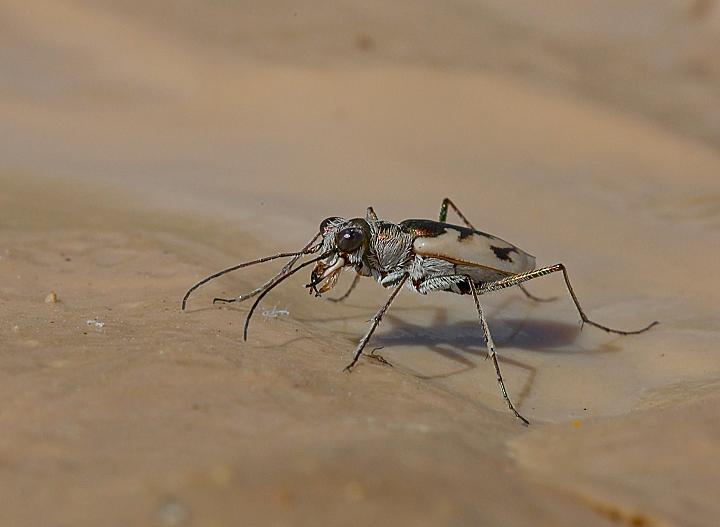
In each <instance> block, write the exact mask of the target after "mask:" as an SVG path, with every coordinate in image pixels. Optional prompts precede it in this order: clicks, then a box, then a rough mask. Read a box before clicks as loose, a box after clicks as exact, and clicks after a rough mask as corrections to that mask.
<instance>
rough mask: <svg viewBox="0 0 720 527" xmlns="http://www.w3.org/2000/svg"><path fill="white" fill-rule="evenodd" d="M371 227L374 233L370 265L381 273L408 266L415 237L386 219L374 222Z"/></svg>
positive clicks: (368, 256) (370, 247) (369, 256)
mask: <svg viewBox="0 0 720 527" xmlns="http://www.w3.org/2000/svg"><path fill="white" fill-rule="evenodd" d="M370 228H371V230H372V234H373V236H372V237H371V239H370V246H369V254H368V255H367V259H368V262H369V263H370V265H371V266H372V267H373V268H374V269H375V270H376V271H379V272H381V273H387V272H391V271H397V270H399V269H401V268H405V267H407V266H408V265H409V263H410V261H411V260H412V256H413V252H412V243H413V237H412V236H411V235H410V234H408V233H406V232H404V231H403V230H402V229H401V228H400V227H399V226H398V225H395V224H394V223H390V222H386V221H375V222H372V223H371V224H370Z"/></svg>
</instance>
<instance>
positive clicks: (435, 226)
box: [181, 198, 658, 425]
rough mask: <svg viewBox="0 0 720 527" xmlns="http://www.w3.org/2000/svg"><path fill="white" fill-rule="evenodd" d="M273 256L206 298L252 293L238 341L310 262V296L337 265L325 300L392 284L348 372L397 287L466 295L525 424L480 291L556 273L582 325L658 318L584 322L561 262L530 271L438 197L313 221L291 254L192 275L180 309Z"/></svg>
mask: <svg viewBox="0 0 720 527" xmlns="http://www.w3.org/2000/svg"><path fill="white" fill-rule="evenodd" d="M449 208H452V209H453V210H454V211H455V213H456V214H457V215H458V216H459V217H460V219H461V220H462V222H463V224H464V226H459V225H453V224H450V223H446V219H447V214H448V209H449ZM310 254H319V256H316V257H314V258H312V259H310V260H307V261H305V262H303V263H301V264H299V265H298V266H297V267H295V264H297V262H298V261H299V260H300V259H301V258H302V257H303V256H305V255H310ZM278 258H290V260H289V261H288V262H287V263H286V264H285V266H284V267H283V268H282V269H281V270H280V272H279V273H277V274H276V275H275V276H273V277H272V278H271V279H270V280H268V281H267V282H265V283H264V284H262V285H261V286H260V287H258V288H256V289H254V290H252V291H250V292H249V293H246V294H244V295H240V296H238V297H236V298H215V299H214V300H213V304H215V303H218V302H222V303H231V302H242V301H244V300H248V299H250V298H253V297H255V296H257V299H256V300H255V302H254V304H253V305H252V307H251V308H250V311H249V313H248V315H247V318H246V319H245V326H244V328H243V338H244V340H247V334H248V326H249V324H250V319H251V318H252V315H253V313H254V311H255V309H256V308H257V306H258V304H259V303H260V301H261V300H262V299H263V297H264V296H265V295H267V294H268V293H269V292H270V291H271V290H272V289H273V288H274V287H275V286H277V285H278V284H280V283H281V282H283V281H284V280H286V279H287V278H289V277H290V276H292V275H293V274H295V273H296V272H298V271H300V270H301V269H303V268H305V267H307V266H309V265H313V264H314V268H313V269H312V272H311V273H310V283H308V284H307V285H306V286H305V287H307V288H308V289H309V291H310V293H311V294H314V295H315V296H317V297H319V296H321V295H322V294H323V293H325V292H327V291H329V290H331V289H332V288H333V287H335V285H336V284H337V281H338V277H339V276H340V273H341V272H342V271H343V270H345V269H351V270H354V271H355V272H356V275H355V279H354V280H353V283H352V285H351V286H350V289H349V290H348V291H347V293H345V294H344V295H343V296H342V297H340V298H338V299H331V300H335V301H339V300H343V299H345V298H347V296H348V295H349V294H350V293H351V292H352V290H353V289H354V288H355V286H356V285H357V283H358V281H359V279H360V277H372V278H374V279H375V280H376V281H377V282H379V283H380V285H382V286H383V287H385V288H391V289H392V291H391V293H390V297H389V298H388V300H387V301H386V302H385V304H384V305H383V306H382V307H381V308H380V309H379V310H378V311H377V312H376V313H375V315H374V316H373V318H372V319H371V320H370V327H369V328H368V330H367V331H366V333H365V335H363V337H362V338H361V339H360V342H359V343H358V345H357V347H356V348H355V351H354V352H353V356H352V361H351V362H350V363H349V364H348V365H347V366H346V367H345V371H351V370H352V368H353V367H354V366H355V364H356V363H357V361H358V359H359V358H360V356H361V355H362V353H363V350H364V349H365V346H366V345H367V343H368V342H369V340H370V338H371V337H372V335H373V333H374V332H375V329H376V328H377V326H378V325H379V324H380V321H381V320H382V317H383V315H384V314H385V312H386V311H387V310H388V309H389V307H390V305H391V304H392V302H393V300H395V297H396V296H397V295H398V293H399V292H400V290H401V289H402V288H403V287H405V288H407V289H410V290H411V291H414V292H417V293H421V294H428V293H430V292H434V291H447V292H450V293H455V294H460V295H471V296H472V298H473V300H474V303H475V309H476V311H477V316H478V320H479V323H480V327H481V329H482V334H483V338H484V340H485V345H486V347H487V353H488V356H489V357H490V358H491V359H492V362H493V366H494V367H495V374H496V377H497V381H498V384H499V385H500V391H501V393H502V396H503V399H504V400H505V402H506V404H507V406H508V408H509V409H510V411H511V412H512V413H513V415H514V416H515V417H516V418H518V419H519V420H520V421H521V422H522V423H523V424H525V425H527V424H529V421H528V420H527V419H525V417H523V416H522V415H520V413H519V412H518V411H517V409H516V408H515V406H514V405H513V403H512V401H511V399H510V397H509V395H508V392H507V389H506V388H505V382H504V380H503V376H502V373H501V371H500V364H499V362H498V359H497V352H496V350H495V345H494V343H493V340H492V335H491V334H490V328H489V327H488V323H487V320H486V317H485V313H484V311H483V308H482V306H481V304H480V300H479V297H480V296H481V295H483V294H486V293H490V292H493V291H497V290H500V289H505V288H508V287H514V286H518V287H519V288H520V289H521V290H522V291H523V293H524V294H525V295H526V296H528V297H529V298H531V299H532V300H536V301H548V300H554V298H550V299H542V298H537V297H535V296H533V295H532V294H531V293H530V292H528V291H527V290H526V289H525V288H524V286H523V283H524V282H527V281H529V280H533V279H535V278H539V277H542V276H546V275H549V274H552V273H556V272H561V273H562V275H563V278H564V280H565V285H566V287H567V290H568V292H569V293H570V297H571V298H572V300H573V303H574V304H575V307H576V308H577V311H578V313H579V315H580V318H581V319H582V322H583V324H590V325H592V326H595V327H597V328H600V329H602V330H604V331H607V332H608V333H616V334H619V335H636V334H639V333H643V332H645V331H647V330H649V329H650V328H651V327H653V326H655V325H656V324H657V323H658V322H657V321H655V322H652V323H650V324H648V325H647V326H645V327H643V328H641V329H637V330H632V331H623V330H619V329H613V328H611V327H608V326H605V325H602V324H599V323H597V322H594V321H592V320H590V318H588V316H587V315H586V314H585V312H584V311H583V309H582V307H581V306H580V302H579V301H578V298H577V295H576V294H575V291H574V290H573V288H572V286H571V285H570V278H569V277H568V272H567V269H566V267H565V265H563V264H562V263H557V264H554V265H550V266H547V267H541V268H539V269H538V268H536V267H535V257H534V256H532V255H531V254H529V253H527V252H525V251H523V250H522V249H520V248H519V247H517V246H515V245H513V244H511V243H509V242H506V241H505V240H503V239H501V238H498V237H496V236H493V235H491V234H487V233H485V232H482V231H479V230H477V229H475V227H473V225H472V224H471V223H470V222H469V221H468V220H467V218H466V217H465V216H464V215H463V213H462V212H461V211H460V209H459V208H458V207H457V206H456V205H455V204H454V203H453V201H452V200H450V199H449V198H445V199H444V200H443V201H442V205H441V207H440V216H439V219H438V221H433V220H423V219H410V220H404V221H402V222H400V223H397V224H396V223H391V222H389V221H384V220H381V219H379V218H378V216H377V214H376V213H375V211H374V210H373V208H372V207H368V208H367V211H366V215H365V217H364V218H354V219H349V220H348V219H344V218H340V217H330V218H326V219H325V220H323V222H322V223H321V224H320V229H319V232H318V233H317V234H316V235H315V236H314V237H313V238H312V239H311V240H310V241H309V242H308V243H307V244H306V245H305V246H304V247H303V248H302V249H300V250H299V251H295V252H285V253H278V254H275V255H272V256H266V257H263V258H260V259H258V260H253V261H250V262H244V263H241V264H238V265H234V266H232V267H229V268H227V269H223V270H222V271H219V272H217V273H214V274H212V275H210V276H208V277H206V278H204V279H202V280H200V281H199V282H197V283H196V284H195V285H193V286H192V287H191V288H190V289H189V290H188V291H187V292H186V293H185V296H184V297H183V299H182V303H181V309H182V310H183V311H184V310H185V308H186V306H187V300H188V298H189V297H190V294H191V293H192V292H193V291H194V290H195V289H197V288H198V287H200V286H201V285H203V284H205V283H207V282H209V281H210V280H213V279H215V278H217V277H219V276H222V275H224V274H226V273H229V272H231V271H235V270H237V269H241V268H243V267H248V266H251V265H255V264H259V263H264V262H268V261H270V260H275V259H278Z"/></svg>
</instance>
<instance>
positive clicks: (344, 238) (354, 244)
mask: <svg viewBox="0 0 720 527" xmlns="http://www.w3.org/2000/svg"><path fill="white" fill-rule="evenodd" d="M363 240H365V233H364V232H363V231H362V229H358V228H356V227H348V228H347V229H343V230H341V231H340V232H338V233H337V236H336V237H335V243H336V244H337V247H338V249H340V250H341V251H343V252H346V253H351V252H353V251H357V250H358V248H359V247H360V246H361V245H362V243H363Z"/></svg>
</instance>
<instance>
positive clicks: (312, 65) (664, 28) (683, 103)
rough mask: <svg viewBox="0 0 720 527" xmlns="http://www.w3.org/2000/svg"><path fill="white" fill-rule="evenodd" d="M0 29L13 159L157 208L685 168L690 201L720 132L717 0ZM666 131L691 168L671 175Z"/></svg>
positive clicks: (152, 13) (227, 11)
mask: <svg viewBox="0 0 720 527" xmlns="http://www.w3.org/2000/svg"><path fill="white" fill-rule="evenodd" d="M0 42H1V48H0V50H1V51H0V64H1V67H0V85H1V86H2V88H1V91H0V132H1V133H2V137H3V141H2V144H1V145H0V148H2V150H1V151H0V163H1V165H0V169H2V170H3V171H12V172H15V173H18V174H32V173H42V174H45V175H48V176H51V177H57V178H63V177H68V176H72V177H77V178H88V179H93V180H102V181H109V182H111V183H113V184H115V185H117V186H118V187H121V188H124V189H127V190H130V191H132V192H135V193H137V194H142V195H145V196H146V197H148V198H149V199H150V202H151V203H152V204H153V206H168V207H175V208H185V207H196V208H202V209H204V210H208V208H213V209H214V210H218V209H219V208H223V209H224V210H225V212H226V213H234V214H237V215H240V216H243V215H245V214H246V212H248V211H252V214H255V213H257V212H259V203H260V202H262V203H263V204H269V205H270V206H269V207H268V208H269V209H270V211H273V210H279V209H282V210H283V211H293V213H294V214H296V215H298V214H300V211H308V210H313V211H315V210H317V214H316V215H315V216H314V217H313V218H312V220H313V222H314V223H317V222H318V221H319V219H318V218H320V219H321V216H322V217H324V216H326V215H328V214H331V213H335V214H336V213H343V214H350V212H349V211H350V209H352V210H354V211H356V212H355V213H354V214H360V213H361V211H362V209H363V208H364V207H365V206H366V205H367V204H368V203H369V202H370V201H372V202H373V203H375V204H376V206H377V207H378V208H380V209H381V210H388V208H389V207H391V208H392V210H391V211H389V212H391V213H392V214H400V215H423V214H424V215H429V214H430V213H431V212H432V213H433V214H434V213H435V212H434V211H435V209H436V208H437V205H436V204H437V203H438V202H439V200H440V199H442V197H444V196H445V194H454V195H456V196H457V195H460V194H462V195H463V196H466V195H472V198H471V199H466V200H461V201H464V204H465V207H466V208H481V207H485V206H486V204H487V203H486V201H487V200H486V197H487V198H488V199H489V198H497V197H499V194H496V192H497V191H496V190H495V188H496V187H497V186H498V185H502V186H504V187H505V189H506V192H508V193H509V194H510V195H514V194H516V193H517V192H532V187H533V186H537V185H540V184H542V185H550V186H551V185H556V184H557V185H568V184H569V185H572V184H575V183H574V182H575V181H576V180H577V179H583V180H593V181H595V182H598V183H601V184H604V185H605V186H606V187H610V186H613V187H614V188H612V189H611V190H613V191H628V192H633V191H635V190H637V189H636V188H634V187H633V183H635V182H638V181H641V182H642V185H643V187H642V191H643V192H644V193H646V194H645V196H644V198H645V199H646V200H652V198H653V197H655V198H657V199H659V200H662V199H661V198H660V197H658V196H657V195H655V194H653V193H654V188H653V187H655V184H648V183H650V182H651V181H652V182H656V183H658V184H661V183H662V182H663V181H664V180H666V179H668V178H671V179H677V178H681V177H685V178H688V179H689V182H688V185H689V188H688V189H686V195H685V196H683V197H684V198H686V199H690V200H692V199H694V198H695V197H696V196H695V193H694V192H693V186H694V185H697V184H698V183H697V182H696V181H695V179H697V178H698V177H701V176H707V174H706V173H703V171H704V170H706V166H705V165H703V156H710V157H711V158H714V156H715V155H716V153H717V148H718V144H719V142H720V104H719V102H720V101H718V99H719V98H720V60H718V49H720V6H718V3H717V2H716V1H715V0H685V1H679V0H667V1H665V0H635V1H633V2H625V1H608V2H594V1H585V0H580V1H576V2H571V3H568V2H564V1H555V0H550V1H547V2H543V3H542V4H536V3H534V2H512V3H508V2H503V1H500V0H497V1H496V0H452V1H450V2H446V3H443V5H442V7H439V6H438V5H437V4H436V3H435V2H424V1H421V2H409V1H408V2H402V1H401V2H394V3H393V5H392V6H389V5H387V3H385V2H363V3H357V2H351V1H350V2H345V1H339V2H322V1H321V2H314V3H311V4H303V5H299V4H297V3H296V2H284V1H271V2H242V1H231V0H209V1H207V2H194V1H190V0H178V1H170V0H167V1H165V0H154V1H151V2H146V1H132V0H124V1H102V0H100V1H83V0H53V1H48V2H43V1H34V2H20V1H14V0H5V1H4V2H3V3H2V6H0ZM683 149H685V150H683ZM658 150H661V151H663V152H662V153H660V154H659V155H660V156H663V155H664V156H666V157H667V158H668V159H667V161H668V162H669V163H672V162H673V161H674V158H676V157H677V156H692V157H694V158H695V162H693V163H692V164H691V166H690V171H691V173H688V167H685V166H684V167H683V170H682V173H679V172H678V171H677V170H675V169H676V168H677V167H676V166H672V167H668V168H667V170H666V171H663V170H661V171H660V172H661V173H654V174H651V173H650V172H657V170H656V166H654V164H653V163H651V162H649V161H648V159H647V158H648V157H649V156H651V155H654V154H655V152H656V151H658ZM607 153H612V154H613V156H612V158H611V159H605V161H606V162H607V163H606V165H605V166H604V167H601V166H597V164H596V163H595V161H596V159H597V157H604V156H606V154H607ZM596 156H597V157H596ZM590 158H592V159H590ZM654 161H655V158H653V162H654ZM659 164H660V165H661V166H662V165H665V164H666V163H664V162H660V163H659ZM619 170H622V171H623V172H624V177H623V178H622V180H623V181H622V183H620V182H617V181H616V180H617V179H618V178H617V176H616V173H617V172H618V171H619ZM663 172H664V173H663ZM628 180H629V181H628ZM408 191H411V192H412V195H413V199H412V200H409V199H408V197H407V192H408ZM298 192H300V193H301V194H300V195H298ZM403 193H404V195H403ZM411 201H412V203H411ZM484 202H485V203H484ZM548 204H549V205H550V206H551V207H550V208H551V209H552V208H554V206H557V205H559V204H558V203H551V202H550V203H548ZM506 206H507V205H506ZM267 210H268V209H265V211H266V212H264V214H265V215H268V212H267ZM243 211H245V212H243ZM512 212H513V214H522V211H519V210H517V209H516V210H513V211H512ZM535 212H537V211H535ZM270 214H272V213H271V212H270ZM475 217H476V218H478V219H477V220H476V221H479V219H488V215H487V214H485V215H484V218H483V215H482V214H478V215H476V216H475ZM309 219H310V218H308V220H309ZM396 219H397V216H396ZM303 228H306V226H303Z"/></svg>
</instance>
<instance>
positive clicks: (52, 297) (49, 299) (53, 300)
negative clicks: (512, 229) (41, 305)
mask: <svg viewBox="0 0 720 527" xmlns="http://www.w3.org/2000/svg"><path fill="white" fill-rule="evenodd" d="M45 303H46V304H57V303H58V296H57V293H56V292H55V291H50V292H49V293H48V295H47V296H46V297H45Z"/></svg>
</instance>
